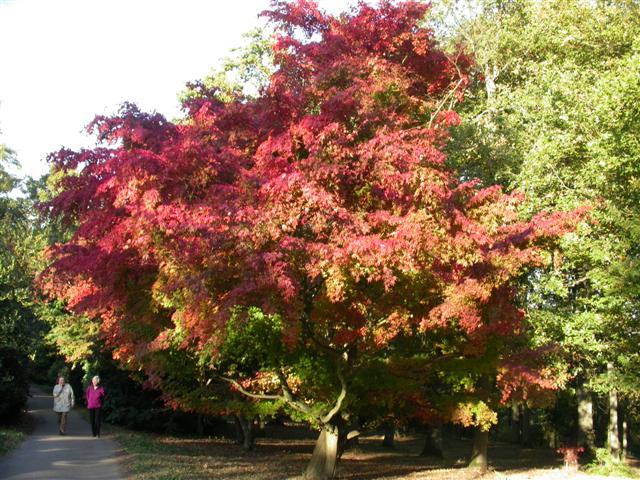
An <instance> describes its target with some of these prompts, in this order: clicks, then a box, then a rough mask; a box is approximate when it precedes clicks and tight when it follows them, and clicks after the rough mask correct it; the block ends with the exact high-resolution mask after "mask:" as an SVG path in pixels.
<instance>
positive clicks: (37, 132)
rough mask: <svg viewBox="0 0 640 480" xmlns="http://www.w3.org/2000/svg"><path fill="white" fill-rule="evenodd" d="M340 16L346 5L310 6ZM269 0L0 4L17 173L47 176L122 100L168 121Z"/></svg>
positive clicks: (3, 98) (5, 134)
mask: <svg viewBox="0 0 640 480" xmlns="http://www.w3.org/2000/svg"><path fill="white" fill-rule="evenodd" d="M317 2H318V4H319V6H320V7H321V8H323V9H325V10H327V11H329V12H331V13H339V12H341V11H343V10H345V9H347V8H348V6H349V5H350V4H351V3H352V2H350V1H348V0H317ZM269 3H270V2H269V0H234V1H224V0H0V52H2V53H1V54H0V144H4V145H6V146H7V147H9V148H10V149H12V150H13V151H14V152H16V154H17V159H18V161H19V162H20V164H21V169H20V170H19V171H17V172H16V173H17V174H18V175H19V176H21V177H24V176H32V177H39V176H40V175H42V174H44V173H46V172H47V171H48V168H47V165H46V162H45V157H46V155H47V154H48V153H50V152H52V151H56V150H58V149H59V148H61V147H62V146H64V147H68V148H72V149H77V148H81V147H90V146H92V145H94V141H93V138H91V137H90V136H88V135H87V134H86V133H84V130H83V129H84V126H85V125H87V124H88V123H89V122H90V121H91V120H92V119H93V117H94V116H95V115H97V114H110V113H115V112H116V110H117V108H118V106H119V105H120V104H121V103H122V102H124V101H131V102H134V103H136V104H138V106H139V107H140V108H141V109H142V110H146V111H152V110H155V111H157V112H160V113H162V114H164V115H165V116H166V117H167V118H169V119H172V118H176V117H178V116H179V114H180V110H179V105H178V101H177V95H178V93H179V92H180V91H181V90H182V89H183V87H184V85H185V83H186V82H188V81H192V80H196V79H199V78H202V77H204V76H205V75H207V74H208V73H209V72H210V71H211V69H212V68H213V67H215V66H216V65H217V64H219V62H220V59H221V58H222V57H224V56H226V55H227V54H228V53H229V51H230V50H231V49H232V48H234V47H237V46H239V45H241V44H242V43H243V41H242V34H243V33H245V32H247V31H249V30H251V29H252V28H254V27H255V26H258V25H260V24H261V22H263V20H259V19H258V14H259V13H260V12H261V11H263V10H265V9H267V8H268V7H269Z"/></svg>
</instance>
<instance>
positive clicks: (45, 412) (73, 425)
mask: <svg viewBox="0 0 640 480" xmlns="http://www.w3.org/2000/svg"><path fill="white" fill-rule="evenodd" d="M75 393H76V398H78V397H80V395H81V392H75ZM32 395H33V397H32V398H30V399H29V403H28V408H29V414H30V415H31V416H32V417H33V424H34V425H33V433H32V434H31V435H29V436H28V437H27V438H26V440H25V441H24V442H22V443H21V444H20V446H18V448H17V449H15V450H14V451H12V452H11V453H9V454H8V455H7V456H5V457H2V458H0V479H6V480H26V479H29V480H32V479H34V480H121V479H122V478H123V476H122V472H121V469H120V467H119V465H118V462H117V460H116V456H117V446H116V444H115V443H114V442H113V440H110V439H109V438H108V435H107V437H106V438H105V437H104V436H102V437H101V438H93V437H92V436H91V426H90V425H89V422H87V421H86V420H85V419H84V418H82V417H81V416H80V414H79V413H78V412H73V411H72V412H70V413H69V417H68V421H67V435H65V436H61V435H59V434H58V423H57V416H56V414H55V413H54V412H53V410H52V406H53V399H52V397H51V394H50V393H49V394H45V393H44V392H42V391H39V390H32Z"/></svg>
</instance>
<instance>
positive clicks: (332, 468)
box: [304, 425, 339, 480]
mask: <svg viewBox="0 0 640 480" xmlns="http://www.w3.org/2000/svg"><path fill="white" fill-rule="evenodd" d="M338 437H339V430H338V427H334V426H330V425H327V426H325V428H323V429H322V431H321V432H320V435H319V436H318V440H317V441H316V446H315V448H314V449H313V454H312V455H311V461H310V462H309V465H307V470H306V471H305V473H304V478H305V480H331V479H333V478H334V477H335V474H336V466H337V464H338Z"/></svg>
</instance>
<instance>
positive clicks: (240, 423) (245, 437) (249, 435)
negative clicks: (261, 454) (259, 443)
mask: <svg viewBox="0 0 640 480" xmlns="http://www.w3.org/2000/svg"><path fill="white" fill-rule="evenodd" d="M233 418H234V421H235V425H236V443H237V444H239V445H242V448H243V449H244V450H247V451H249V450H253V447H254V446H255V438H256V435H255V433H256V432H255V426H254V423H253V418H251V419H248V418H247V417H245V416H244V415H238V414H234V415H233Z"/></svg>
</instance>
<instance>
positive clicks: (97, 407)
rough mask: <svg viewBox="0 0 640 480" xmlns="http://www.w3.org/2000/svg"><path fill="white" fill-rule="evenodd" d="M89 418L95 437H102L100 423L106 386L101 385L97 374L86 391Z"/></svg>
mask: <svg viewBox="0 0 640 480" xmlns="http://www.w3.org/2000/svg"><path fill="white" fill-rule="evenodd" d="M85 396H86V398H87V408H88V409H89V419H90V421H91V433H93V436H94V437H98V438H99V437H100V424H101V423H102V404H103V402H104V388H102V387H101V386H100V377H99V376H98V375H95V376H94V377H93V378H92V379H91V385H89V386H88V387H87V391H86V393H85Z"/></svg>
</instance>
